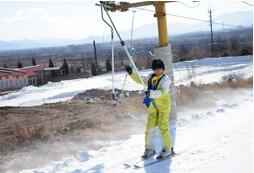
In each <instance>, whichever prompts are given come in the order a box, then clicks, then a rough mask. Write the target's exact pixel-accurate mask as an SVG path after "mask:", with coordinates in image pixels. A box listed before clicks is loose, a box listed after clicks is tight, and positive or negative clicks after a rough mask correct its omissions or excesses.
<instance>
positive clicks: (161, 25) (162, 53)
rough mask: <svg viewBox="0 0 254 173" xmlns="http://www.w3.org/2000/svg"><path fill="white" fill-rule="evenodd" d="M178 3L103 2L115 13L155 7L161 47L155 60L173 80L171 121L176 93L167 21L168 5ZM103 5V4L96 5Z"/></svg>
mask: <svg viewBox="0 0 254 173" xmlns="http://www.w3.org/2000/svg"><path fill="white" fill-rule="evenodd" d="M170 2H177V1H143V2H134V3H129V2H114V1H103V4H104V5H103V6H104V9H105V10H107V11H111V12H115V11H120V12H126V11H128V10H129V9H130V8H137V7H143V6H150V5H153V6H154V7H155V14H154V17H156V18H157V24H158V36H159V45H158V46H157V47H155V48H154V56H153V59H161V60H162V61H163V62H164V63H165V69H166V71H165V73H166V74H167V75H168V76H169V77H170V78H171V81H172V85H171V116H170V117H171V120H176V99H175V98H176V96H175V95H176V93H175V91H176V90H175V87H174V75H173V65H172V51H171V45H170V43H169V39H168V31H167V19H166V7H165V4H166V3H170ZM96 5H101V4H96Z"/></svg>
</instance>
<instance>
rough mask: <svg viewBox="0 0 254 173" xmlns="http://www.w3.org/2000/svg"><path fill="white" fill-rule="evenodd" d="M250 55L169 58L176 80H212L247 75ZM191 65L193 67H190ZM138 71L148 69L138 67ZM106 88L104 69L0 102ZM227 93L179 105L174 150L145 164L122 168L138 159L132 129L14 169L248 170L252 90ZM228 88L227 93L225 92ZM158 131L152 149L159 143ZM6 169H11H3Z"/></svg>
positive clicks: (106, 172) (101, 172)
mask: <svg viewBox="0 0 254 173" xmlns="http://www.w3.org/2000/svg"><path fill="white" fill-rule="evenodd" d="M252 63H253V59H252V56H241V57H223V58H216V59H215V58H206V59H202V60H198V61H196V60H195V61H188V62H180V63H176V64H174V73H175V80H176V85H180V84H184V85H188V84H189V83H190V81H191V80H193V81H194V82H197V83H212V82H220V81H223V80H227V79H228V78H231V79H237V78H250V77H252V76H253V70H252ZM193 66H195V70H194V73H191V74H190V71H192V70H190V69H191V68H192V67H193ZM141 73H142V74H143V75H145V74H147V73H149V70H148V71H142V72H141ZM124 77H125V73H118V74H117V75H116V85H117V88H120V89H121V88H122V83H123V80H124ZM92 88H101V89H110V88H111V76H110V74H107V75H103V76H97V77H92V78H88V79H76V80H70V81H61V82H57V83H48V84H47V85H45V86H41V87H33V86H30V87H26V88H24V89H22V90H20V91H18V92H13V93H11V94H8V95H5V96H2V97H0V105H1V106H31V105H40V104H44V103H53V102H57V101H61V100H67V99H70V98H72V97H73V96H74V95H75V94H77V93H80V92H82V91H85V90H88V89H92ZM125 89H126V90H141V89H142V86H141V85H137V84H135V83H134V82H133V81H132V80H131V79H130V78H127V82H126V87H125ZM227 92H229V94H228V95H229V96H230V98H231V99H228V100H230V101H228V100H225V99H223V97H219V98H217V97H214V98H212V99H215V101H216V104H215V105H213V106H209V107H208V108H204V109H194V108H191V109H188V108H186V109H184V111H182V112H179V113H178V117H179V118H178V120H177V123H176V129H177V130H176V143H175V152H176V153H180V154H179V155H178V156H176V157H173V158H171V159H167V160H164V161H162V162H160V163H158V164H155V165H151V166H149V167H145V168H140V169H133V168H125V167H124V166H123V163H132V162H134V161H135V160H137V159H139V158H140V156H141V154H142V152H143V150H144V148H143V146H144V140H143V139H144V134H137V135H132V136H130V137H129V138H128V139H126V140H121V141H111V142H110V145H109V147H105V148H101V149H98V150H89V149H86V148H84V149H83V150H81V151H79V152H78V153H77V156H71V157H67V158H63V159H62V160H60V161H57V162H51V163H49V164H48V165H45V166H43V167H40V168H33V167H32V166H31V169H27V170H22V171H20V173H131V172H134V173H170V172H174V173H183V172H184V173H185V172H189V173H214V172H219V173H242V172H244V173H251V172H252V162H253V158H252V152H253V151H252V145H253V143H252V136H253V134H252V122H253V119H252V117H253V107H252V106H253V91H252V89H245V90H244V92H242V93H238V94H237V95H233V93H236V92H232V91H231V90H229V91H227ZM231 92H232V94H231ZM159 138H160V136H159V135H157V137H156V145H157V147H156V149H157V151H159V150H160V149H161V141H160V140H159ZM7 173H12V172H8V171H7Z"/></svg>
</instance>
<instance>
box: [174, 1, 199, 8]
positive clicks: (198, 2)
mask: <svg viewBox="0 0 254 173" xmlns="http://www.w3.org/2000/svg"><path fill="white" fill-rule="evenodd" d="M177 2H178V3H180V4H182V5H183V6H185V7H188V8H196V7H198V6H199V4H200V1H192V2H198V4H197V5H195V6H190V5H187V4H185V3H183V2H181V1H177Z"/></svg>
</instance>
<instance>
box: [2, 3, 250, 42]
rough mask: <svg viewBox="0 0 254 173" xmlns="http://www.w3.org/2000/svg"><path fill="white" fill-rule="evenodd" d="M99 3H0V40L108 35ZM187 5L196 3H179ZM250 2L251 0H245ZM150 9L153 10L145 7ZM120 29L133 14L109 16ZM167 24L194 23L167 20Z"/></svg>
mask: <svg viewBox="0 0 254 173" xmlns="http://www.w3.org/2000/svg"><path fill="white" fill-rule="evenodd" d="M96 2H98V1H1V0H0V26H1V27H0V40H20V39H42V38H69V39H82V38H85V37H88V36H91V35H104V34H105V35H106V34H109V30H108V28H107V27H106V26H105V24H104V23H103V22H102V20H101V16H100V8H99V7H97V6H95V3H96ZM182 2H183V3H184V4H187V5H189V6H196V5H197V3H192V2H190V1H182ZM246 2H250V3H252V2H251V1H246ZM166 7H167V12H169V13H172V14H178V15H184V16H189V17H195V18H200V19H205V20H207V19H208V13H207V10H208V9H209V8H212V9H214V17H216V16H219V15H222V14H224V13H231V12H234V11H250V10H252V8H251V7H250V6H248V5H246V4H244V3H242V2H241V1H236V0H235V1H201V2H200V4H199V5H198V6H197V7H196V8H188V7H186V6H184V5H183V4H182V3H169V4H167V6H166ZM146 8H148V9H153V7H146ZM112 18H113V20H114V21H115V24H116V25H117V27H118V28H119V30H130V28H131V19H132V12H131V11H130V12H125V13H123V12H122V13H120V12H116V13H114V14H112ZM167 20H168V23H175V22H182V23H195V22H194V21H190V20H186V19H179V18H174V17H171V16H168V17H167ZM155 22H156V19H155V18H154V17H153V14H152V13H149V12H144V11H138V12H137V13H136V14H135V23H134V28H137V27H139V26H142V25H144V24H147V23H155Z"/></svg>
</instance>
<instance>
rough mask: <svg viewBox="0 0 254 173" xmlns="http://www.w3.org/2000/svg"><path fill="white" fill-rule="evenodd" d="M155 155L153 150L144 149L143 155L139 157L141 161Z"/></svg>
mask: <svg viewBox="0 0 254 173" xmlns="http://www.w3.org/2000/svg"><path fill="white" fill-rule="evenodd" d="M155 154H156V152H155V150H153V149H145V151H144V154H143V155H142V156H141V157H142V159H148V158H150V157H152V156H154V155H155Z"/></svg>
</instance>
